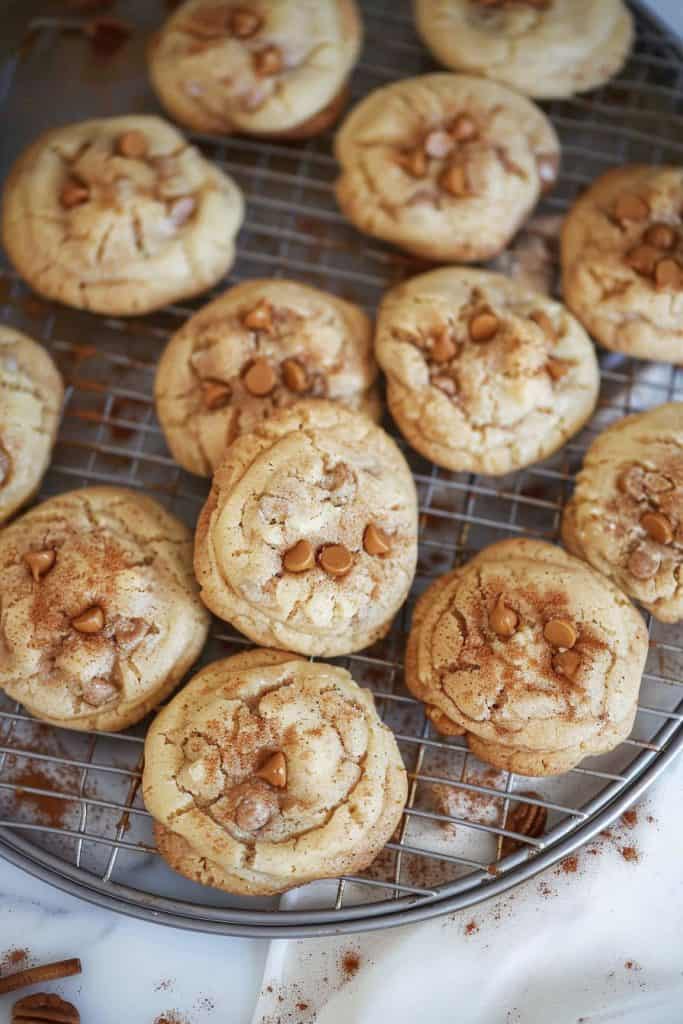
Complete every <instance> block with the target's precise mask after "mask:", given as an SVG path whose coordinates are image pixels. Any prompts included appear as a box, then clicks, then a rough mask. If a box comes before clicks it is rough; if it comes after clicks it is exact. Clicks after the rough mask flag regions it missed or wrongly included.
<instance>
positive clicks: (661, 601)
mask: <svg viewBox="0 0 683 1024" xmlns="http://www.w3.org/2000/svg"><path fill="white" fill-rule="evenodd" d="M562 539H563V540H564V543H565V544H566V545H567V547H568V548H569V550H570V551H572V552H573V553H574V554H575V555H578V556H579V557H580V558H585V559H586V561H587V562H589V563H590V564H591V565H592V566H593V567H594V568H595V569H598V570H599V571H600V572H601V573H604V575H605V576H609V578H610V579H612V580H613V581H614V582H615V583H616V584H617V586H618V587H620V588H621V590H623V591H624V593H626V594H629V595H630V596H631V597H634V598H635V599H636V600H637V601H640V603H641V604H642V605H643V606H644V607H645V608H647V609H648V611H650V612H652V614H653V615H654V616H655V617H656V618H658V619H660V620H661V621H662V622H679V621H680V620H681V619H683V403H681V402H670V403H668V404H667V405H661V406H659V407H658V408H656V409H650V410H649V411H648V412H643V413H637V414H636V415H634V416H627V417H626V418H625V419H622V420H619V421H618V422H617V423H615V424H614V425H613V426H612V427H609V428H608V429H607V430H605V431H603V433H601V434H599V435H598V437H597V438H596V439H595V441H593V444H592V445H591V446H590V448H589V449H588V451H587V453H586V457H585V459H584V462H583V469H582V470H581V472H580V473H579V475H578V477H577V482H576V490H575V491H574V494H573V496H572V498H571V500H570V501H569V502H568V504H567V506H566V507H565V512H564V516H563V520H562Z"/></svg>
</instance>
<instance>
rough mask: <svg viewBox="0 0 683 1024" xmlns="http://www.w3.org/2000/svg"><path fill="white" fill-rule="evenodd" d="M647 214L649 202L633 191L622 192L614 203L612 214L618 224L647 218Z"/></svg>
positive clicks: (648, 212) (648, 213)
mask: <svg viewBox="0 0 683 1024" xmlns="http://www.w3.org/2000/svg"><path fill="white" fill-rule="evenodd" d="M649 215H650V207H649V204H648V203H647V202H646V200H645V199H643V198H642V196H639V195H635V193H633V192H625V193H622V195H620V196H619V197H618V198H617V201H616V203H615V204H614V216H615V218H616V219H617V220H618V221H619V223H620V224H626V223H628V222H629V221H641V220H647V218H648V217H649Z"/></svg>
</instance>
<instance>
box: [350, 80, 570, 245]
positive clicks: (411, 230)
mask: <svg viewBox="0 0 683 1024" xmlns="http://www.w3.org/2000/svg"><path fill="white" fill-rule="evenodd" d="M335 151H336V156H337V159H338V160H339V163H340V164H341V177H340V178H339V179H338V181H337V185H336V191H337V199H338V201H339V205H340V206H341V208H342V210H343V212H344V213H345V214H346V216H347V217H348V218H349V220H351V221H352V222H353V223H354V224H355V225H356V227H357V228H359V229H360V230H361V231H364V232H366V234H368V235H373V236H374V237H375V238H383V239H384V240H385V241H388V242H393V243H394V244H395V245H399V246H401V248H403V249H407V250H408V251H409V252H412V253H415V254H416V255H418V256H422V257H424V258H425V259H431V260H441V261H456V262H470V261H475V260H486V259H490V258H491V257H493V256H495V255H496V254H497V253H499V252H500V251H501V250H502V249H504V248H505V246H506V245H507V243H508V242H509V241H510V239H511V238H512V236H513V235H514V234H515V232H516V231H517V229H518V228H519V227H520V226H521V225H522V223H523V222H524V221H525V220H526V218H527V216H528V215H529V214H530V213H531V211H532V210H533V208H534V206H535V205H536V203H537V201H538V199H539V197H540V195H541V192H543V191H545V190H546V189H549V188H551V187H552V186H553V184H554V183H555V180H556V178H557V173H558V166H559V159H560V146H559V142H558V140H557V136H556V135H555V130H554V128H553V126H552V125H551V123H550V121H549V120H548V118H547V117H546V116H545V114H544V113H543V112H542V111H541V110H540V109H539V108H538V107H536V106H535V105H534V104H533V103H532V102H531V100H528V99H526V97H524V96H520V95H519V94H518V93H514V92H512V91H511V90H510V89H506V88H505V87H504V86H502V85H498V84H497V83H496V82H487V81H484V80H483V79H481V78H472V77H469V76H467V75H451V74H432V75H421V76H419V77H417V78H406V79H403V80H402V81H399V82H394V83H392V84H391V85H387V86H384V87H383V88H381V89H376V90H375V91H374V92H372V93H370V95H369V96H366V97H365V99H363V100H362V101H361V102H360V103H359V104H358V105H357V106H356V107H354V109H353V110H352V111H351V113H350V114H349V116H348V117H347V118H346V120H345V121H344V123H343V125H342V126H341V128H340V130H339V132H338V133H337V137H336V141H335Z"/></svg>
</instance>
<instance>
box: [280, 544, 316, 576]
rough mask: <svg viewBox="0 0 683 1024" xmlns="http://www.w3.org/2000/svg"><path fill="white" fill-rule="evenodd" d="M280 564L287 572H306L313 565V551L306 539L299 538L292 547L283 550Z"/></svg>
mask: <svg viewBox="0 0 683 1024" xmlns="http://www.w3.org/2000/svg"><path fill="white" fill-rule="evenodd" d="M282 564H283V565H284V567H285V569H286V570H287V571H288V572H306V570H307V569H312V568H313V566H314V565H315V552H314V551H313V545H312V544H311V542H310V541H308V540H299V541H297V542H296V544H295V545H294V547H292V548H290V549H289V550H288V551H285V555H284V558H283V559H282Z"/></svg>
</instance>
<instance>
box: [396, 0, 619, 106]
mask: <svg viewBox="0 0 683 1024" xmlns="http://www.w3.org/2000/svg"><path fill="white" fill-rule="evenodd" d="M414 6H415V21H416V26H417V30H418V32H419V34H420V35H421V36H422V39H423V41H424V43H425V45H426V46H427V47H429V49H430V50H431V51H432V53H433V54H434V56H435V57H436V59H437V60H438V61H440V62H441V63H442V64H445V65H446V67H448V68H452V69H453V70H454V71H467V72H469V73H470V74H473V75H482V76H483V77H484V78H493V79H496V80H497V81H499V82H504V83H505V84H506V85H509V86H511V87H512V88H513V89H517V90H518V91H519V92H522V93H526V95H527V96H535V97H536V98H538V99H557V98H562V97H566V96H572V95H573V94H574V93H578V92H586V90H588V89H595V88H596V87H597V86H599V85H602V84H603V83H604V82H606V81H608V79H610V78H612V76H613V75H616V74H617V72H618V71H619V70H620V68H621V67H622V65H623V64H624V62H625V61H626V58H627V57H628V54H629V52H630V50H631V46H632V45H633V35H634V31H633V17H632V16H631V14H630V13H629V11H628V10H627V8H626V7H625V5H624V3H623V2H622V0H599V2H598V3H596V2H595V0H414Z"/></svg>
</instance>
